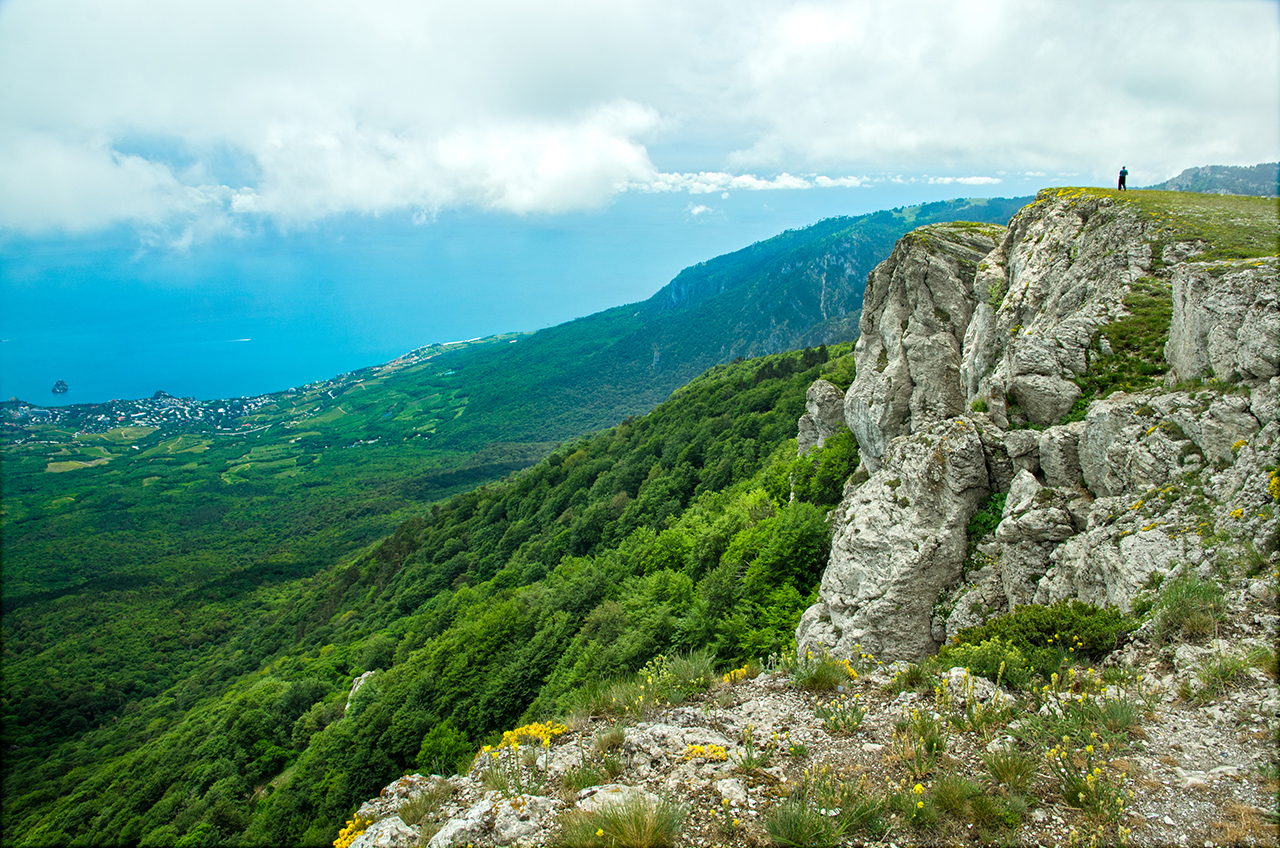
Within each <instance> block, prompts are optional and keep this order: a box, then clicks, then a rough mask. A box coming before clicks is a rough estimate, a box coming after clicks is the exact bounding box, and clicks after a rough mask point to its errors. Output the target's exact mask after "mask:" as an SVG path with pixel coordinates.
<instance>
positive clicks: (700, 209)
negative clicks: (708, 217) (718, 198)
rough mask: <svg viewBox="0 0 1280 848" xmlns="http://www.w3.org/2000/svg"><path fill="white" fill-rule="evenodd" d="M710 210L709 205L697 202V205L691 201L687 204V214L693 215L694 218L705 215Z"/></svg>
mask: <svg viewBox="0 0 1280 848" xmlns="http://www.w3.org/2000/svg"><path fill="white" fill-rule="evenodd" d="M711 211H713V210H712V208H711V207H710V206H703V205H702V204H701V203H699V204H698V205H697V206H694V205H693V204H692V203H690V204H689V206H688V212H689V214H690V215H693V216H694V217H695V218H696V217H697V216H699V215H705V214H707V213H708V212H711Z"/></svg>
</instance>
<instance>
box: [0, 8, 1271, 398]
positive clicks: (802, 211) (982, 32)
mask: <svg viewBox="0 0 1280 848" xmlns="http://www.w3.org/2000/svg"><path fill="white" fill-rule="evenodd" d="M1278 8H1280V4H1278V3H1277V2H1276V0H1135V2H1125V1H1124V0H1039V2H1028V1H1027V0H893V2H877V1H876V0H862V2H855V1H854V0H847V2H758V1H757V0H733V2H719V0H705V2H699V0H678V2H668V0H643V2H610V0H592V2H529V0H521V2H505V0H498V1H497V2H486V1H485V0H480V2H476V0H473V2H470V3H467V4H461V3H457V2H447V3H446V2H434V0H426V2H424V0H362V2H358V3H357V2H325V0H305V2H303V1H302V0H297V2H295V0H274V2H270V3H264V2H262V1H261V0H253V2H237V0H216V2H211V1H210V2H207V1H206V0H189V2H182V3H174V2H171V0H104V1H103V2H93V0H82V1H81V2H72V0H0V307H3V308H2V310H0V311H2V313H3V315H2V316H0V396H2V397H6V398H7V397H10V396H18V397H21V398H23V399H24V400H27V401H30V402H34V403H42V404H53V403H73V402H82V401H90V400H104V399H107V398H111V397H138V396H145V395H150V394H151V393H152V392H153V391H155V390H156V389H164V390H166V391H169V392H171V393H173V394H179V395H191V396H196V397H204V398H212V397H225V396H231V395H240V394H254V393H258V392H265V391H271V390H278V389H282V388H287V387H288V386H291V385H297V384H300V383H303V382H307V381H310V380H315V379H322V378H325V377H328V376H331V375H333V374H336V373H339V372H342V371H346V370H351V369H354V368H358V367H362V366H365V365H370V364H375V363H377V362H381V361H385V360H387V359H390V358H393V357H394V356H396V355H398V354H400V353H403V352H405V351H407V350H410V349H413V348H416V347H419V346H421V345H425V344H428V343H431V342H441V341H451V340H456V339H465V338H474V337H478V336H485V335H490V334H493V333H499V332H509V331H516V330H536V329H539V328H541V327H545V326H549V325H551V324H555V323H559V322H561V321H565V320H570V319H572V318H574V317H578V316H581V315H585V314H589V313H591V312H595V311H598V310H600V309H604V308H608V307H610V306H614V305H618V304H622V303H629V302H634V301H637V300H642V299H644V298H647V297H648V296H649V295H651V294H653V292H655V291H657V290H658V289H659V288H660V287H661V286H662V285H664V284H665V283H666V282H667V281H669V280H670V279H671V277H673V276H674V275H675V274H676V273H677V272H678V271H679V270H680V269H681V268H682V267H684V266H686V265H689V264H693V263H695V262H698V261H701V260H703V259H707V258H710V257H711V256H714V255H717V254H719V253H724V252H727V251H730V250H734V249H736V248H739V247H742V246H745V245H746V244H749V243H751V242H752V241H755V240H758V239H762V238H767V237H769V236H771V235H774V234H776V233H778V232H780V231H782V230H784V229H787V228H790V227H798V226H804V225H806V224H810V223H814V222H816V221H818V220H820V219H821V218H824V217H828V216H831V215H840V214H851V215H852V214H861V213H864V212H870V211H874V210H876V209H881V208H890V207H894V206H900V205H906V204H913V203H920V202H926V201H930V200H939V199H946V198H951V197H973V196H1005V197H1012V196H1021V195H1028V194H1032V193H1034V192H1035V191H1036V190H1037V189H1039V188H1042V187H1045V186H1050V185H1064V184H1065V185H1112V184H1114V181H1115V174H1116V172H1117V171H1118V170H1119V168H1120V167H1121V166H1122V165H1124V166H1127V167H1128V169H1129V172H1130V176H1129V183H1130V185H1131V186H1141V185H1146V184H1150V183H1155V182H1159V181H1162V180H1165V179H1168V178H1169V177H1172V176H1174V175H1175V174H1177V173H1179V172H1180V171H1181V170H1183V169H1184V168H1187V167H1192V166H1197V165H1207V164H1224V165H1252V164H1256V163H1259V162H1267V161H1275V160H1276V159H1277V158H1280V155H1278V153H1277V151H1280V13H1278ZM59 379H62V380H65V381H66V382H67V383H68V384H70V386H71V391H70V392H68V393H67V394H66V395H62V396H55V395H52V394H51V393H50V387H51V386H52V384H53V382H54V381H55V380H59Z"/></svg>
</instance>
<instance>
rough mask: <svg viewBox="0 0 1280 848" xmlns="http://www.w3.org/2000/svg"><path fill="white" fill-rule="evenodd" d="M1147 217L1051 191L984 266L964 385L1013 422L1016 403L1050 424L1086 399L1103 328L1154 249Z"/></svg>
mask: <svg viewBox="0 0 1280 848" xmlns="http://www.w3.org/2000/svg"><path fill="white" fill-rule="evenodd" d="M1144 230H1145V227H1144V224H1143V223H1142V221H1141V220H1140V219H1139V217H1138V214H1137V212H1135V211H1133V210H1131V209H1129V208H1127V207H1126V205H1125V204H1123V203H1117V202H1115V201H1113V200H1112V199H1111V198H1107V197H1101V198H1098V197H1088V196H1084V197H1078V198H1077V197H1072V196H1070V195H1066V196H1063V197H1059V196H1058V194H1057V192H1053V191H1046V192H1041V194H1040V196H1039V197H1037V198H1036V202H1035V203H1033V204H1031V205H1030V206H1027V207H1026V208H1024V209H1023V210H1022V211H1021V212H1019V213H1018V214H1017V215H1016V216H1015V217H1014V219H1013V220H1012V221H1010V222H1009V229H1008V231H1007V233H1006V234H1005V238H1004V240H1003V241H1002V242H1001V243H1000V245H999V246H998V247H996V249H995V250H993V251H992V252H991V253H990V255H988V256H987V257H985V258H984V259H983V260H982V262H981V263H980V264H979V265H978V270H977V276H976V278H975V279H974V290H975V294H976V296H977V299H978V306H977V309H976V311H975V314H974V317H973V320H972V321H971V322H970V323H969V326H968V329H967V331H966V333H965V337H964V356H963V362H962V364H961V369H960V370H961V380H962V383H963V386H964V389H965V391H966V393H967V395H968V398H969V399H975V398H982V399H983V400H984V401H985V402H986V403H987V404H988V406H989V407H990V409H991V410H992V417H993V420H995V421H996V423H997V424H1000V425H1002V426H1006V425H1007V421H1006V419H1005V416H1006V414H1007V411H1006V402H1007V401H1006V398H1008V399H1011V400H1013V401H1014V402H1016V403H1017V404H1018V406H1020V407H1021V409H1022V411H1023V413H1024V414H1025V415H1026V416H1027V418H1028V420H1030V421H1031V423H1033V424H1037V425H1041V426H1048V425H1050V424H1055V423H1057V421H1058V419H1059V418H1061V417H1062V416H1063V415H1064V414H1066V413H1067V412H1069V411H1070V410H1071V407H1072V405H1073V404H1074V403H1075V402H1076V400H1077V399H1078V398H1079V397H1080V389H1079V387H1078V386H1076V384H1075V383H1074V382H1072V380H1073V378H1076V377H1080V376H1082V375H1083V374H1084V373H1085V372H1086V370H1087V369H1088V362H1089V346H1090V343H1091V342H1092V340H1093V339H1094V337H1095V336H1096V335H1097V332H1098V330H1099V329H1100V328H1101V327H1103V326H1105V325H1106V324H1109V323H1111V322H1112V321H1114V320H1116V319H1117V318H1119V317H1121V316H1122V315H1123V314H1124V295H1125V293H1126V291H1127V287H1128V286H1129V285H1130V284H1132V283H1133V282H1135V281H1137V280H1139V279H1141V278H1142V277H1144V276H1146V275H1147V273H1148V272H1149V270H1150V266H1151V247H1150V245H1149V244H1148V243H1147V242H1146V241H1145V239H1144V237H1143V235H1144Z"/></svg>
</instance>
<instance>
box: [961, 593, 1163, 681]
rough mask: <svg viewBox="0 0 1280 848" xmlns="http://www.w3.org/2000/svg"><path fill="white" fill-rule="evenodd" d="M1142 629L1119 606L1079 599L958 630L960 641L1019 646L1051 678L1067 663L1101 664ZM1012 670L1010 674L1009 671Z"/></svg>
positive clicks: (1034, 667)
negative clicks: (1117, 607)
mask: <svg viewBox="0 0 1280 848" xmlns="http://www.w3.org/2000/svg"><path fill="white" fill-rule="evenodd" d="M1137 628H1138V621H1137V619H1135V618H1133V617H1132V616H1128V615H1125V614H1124V613H1122V612H1120V611H1119V610H1116V609H1100V608H1098V607H1095V606H1092V605H1091V604H1086V603H1082V602H1080V601H1076V600H1065V601H1059V602H1058V603H1056V604H1051V605H1049V606H1040V605H1037V604H1028V605H1026V606H1021V607H1018V608H1017V609H1016V610H1014V611H1013V612H1011V613H1009V614H1007V615H1003V616H1000V617H999V618H994V619H992V620H991V621H988V622H986V623H985V624H982V625H979V626H977V627H969V628H966V629H964V630H962V631H960V632H959V633H958V634H956V637H955V638H956V642H955V644H956V645H965V644H968V645H981V644H982V643H983V642H986V641H989V640H997V641H999V642H1001V643H1003V644H1006V645H1009V646H1011V647H1014V648H1016V649H1017V650H1018V651H1019V652H1021V654H1022V655H1023V657H1024V658H1025V659H1026V660H1027V662H1028V663H1029V664H1030V665H1031V668H1032V670H1034V671H1035V672H1037V673H1038V674H1040V675H1041V676H1042V677H1044V678H1045V679H1048V677H1049V676H1050V675H1051V674H1053V673H1054V672H1055V671H1057V670H1058V669H1060V668H1061V667H1062V666H1063V664H1064V663H1073V662H1074V663H1085V662H1097V661H1098V660H1101V659H1102V658H1103V657H1105V656H1106V655H1107V654H1109V653H1111V652H1112V651H1114V650H1115V649H1116V648H1118V647H1120V646H1121V645H1123V644H1124V642H1125V640H1126V639H1127V637H1128V636H1129V634H1130V633H1132V632H1133V631H1134V630H1136V629H1137ZM1006 673H1007V672H1006Z"/></svg>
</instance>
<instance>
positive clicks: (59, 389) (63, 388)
mask: <svg viewBox="0 0 1280 848" xmlns="http://www.w3.org/2000/svg"><path fill="white" fill-rule="evenodd" d="M68 388H70V387H69V386H68V385H67V381H66V380H59V381H58V382H56V383H54V384H53V393H54V394H55V395H65V394H66V393H67V389H68Z"/></svg>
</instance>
